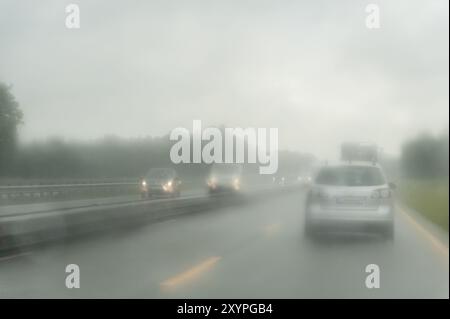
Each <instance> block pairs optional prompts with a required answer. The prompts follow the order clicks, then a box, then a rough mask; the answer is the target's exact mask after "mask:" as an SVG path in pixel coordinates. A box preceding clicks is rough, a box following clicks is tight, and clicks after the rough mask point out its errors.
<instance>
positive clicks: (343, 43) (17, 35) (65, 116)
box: [0, 0, 449, 157]
mask: <svg viewBox="0 0 450 319" xmlns="http://www.w3.org/2000/svg"><path fill="white" fill-rule="evenodd" d="M371 2H373V3H377V4H379V5H380V10H381V12H380V14H381V21H380V22H381V28H380V29H371V30H370V29H367V28H366V25H365V19H366V16H367V13H366V12H365V7H366V5H367V4H368V3H371ZM68 3H77V4H79V6H80V10H81V28H80V29H78V30H74V29H72V30H69V29H67V28H66V27H65V18H66V13H65V6H66V5H67V4H68ZM448 10H449V9H448V1H447V0H433V1H425V0H422V1H411V0H405V1H331V0H329V1H308V2H306V1H261V0H258V1H256V0H255V1H245V0H240V1H228V0H227V1H225V0H222V1H217V0H203V1H186V0H180V1H166V0H164V1H163V0H161V1H144V0H142V1H93V0H88V1H81V0H78V1H76V0H72V1H58V0H52V1H50V0H40V1H35V0H2V1H1V2H0V81H3V82H6V83H8V84H12V85H13V93H14V95H15V96H16V98H17V100H18V101H19V102H20V105H21V107H22V109H23V111H24V114H25V118H24V120H25V124H24V125H23V127H22V128H21V130H20V135H21V138H22V140H24V141H30V140H36V139H43V138H46V137H49V136H64V137H66V138H68V139H73V138H74V139H93V138H99V137H102V136H104V135H109V134H114V135H118V136H123V137H140V136H148V135H153V136H154V135H163V134H166V133H168V132H169V131H170V130H171V129H173V128H175V127H179V126H181V127H187V128H191V127H192V121H193V120H194V119H200V120H202V121H203V124H204V125H205V126H206V125H208V126H209V125H221V124H224V125H226V126H228V127H236V126H240V127H278V128H279V139H280V147H281V148H287V149H290V150H298V151H307V152H312V153H315V154H316V155H318V156H319V157H333V154H335V153H336V150H337V147H338V145H339V144H340V142H342V141H344V140H363V141H374V142H376V143H378V144H379V145H380V146H381V147H383V148H384V149H385V151H386V152H388V153H392V154H398V152H399V149H400V145H401V143H402V142H403V141H404V140H405V139H407V138H410V137H413V136H414V135H416V134H418V133H419V132H422V131H424V130H426V131H430V132H433V133H441V132H448V125H449V124H448V117H449V107H448V105H449V94H448V85H449V83H448V82H449V81H448V69H449V65H448V60H449V46H448V45H449V43H448V37H449V34H448V30H449V29H448Z"/></svg>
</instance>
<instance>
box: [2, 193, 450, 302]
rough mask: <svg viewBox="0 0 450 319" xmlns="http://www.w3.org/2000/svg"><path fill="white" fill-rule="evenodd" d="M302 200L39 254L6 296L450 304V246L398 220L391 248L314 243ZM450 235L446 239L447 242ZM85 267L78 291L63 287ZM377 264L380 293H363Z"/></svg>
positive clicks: (5, 275)
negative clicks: (72, 270) (71, 268)
mask: <svg viewBox="0 0 450 319" xmlns="http://www.w3.org/2000/svg"><path fill="white" fill-rule="evenodd" d="M303 197H304V194H303V193H302V192H300V191H299V192H297V193H290V194H286V195H284V196H281V197H277V198H274V199H267V200H266V201H262V202H258V203H253V204H251V205H250V204H249V205H245V206H240V207H229V208H223V209H218V210H216V211H211V212H207V213H199V214H193V215H189V216H181V217H177V218H176V219H172V220H167V221H164V222H160V223H155V224H150V225H142V226H140V227H139V228H133V229H128V230H122V231H116V232H114V233H109V234H105V235H101V236H94V237H89V238H85V239H83V240H71V241H70V242H66V243H61V244H58V245H49V246H47V247H43V248H39V249H36V250H34V251H32V252H29V253H27V252H25V253H23V254H18V255H17V256H11V257H7V258H4V259H3V260H1V261H0V297H8V298H14V297H31V298H36V297H40V298H43V297H57V298H69V297H70V298H72V297H75V298H77V297H106V298H108V297H111V298H116V297H125V298H128V297H129V298H134V297H136V298H317V297H318V298H350V297H355V298H396V297H401V298H419V297H425V298H435V297H436V298H448V296H449V286H448V280H449V277H448V276H449V275H448V274H449V266H448V246H446V244H445V243H442V241H441V240H440V239H439V238H437V237H436V236H434V235H432V234H429V233H428V232H427V230H426V229H423V228H421V227H420V224H419V225H416V224H415V222H414V220H413V219H412V220H411V219H410V218H409V217H408V216H409V215H405V214H404V212H398V214H397V217H396V231H397V233H396V238H395V240H394V241H393V242H387V241H384V240H382V239H380V238H378V237H370V236H363V235H358V236H339V237H335V236H333V237H326V238H323V239H322V240H319V241H310V240H306V239H305V238H304V237H303V234H302V223H303V214H302V213H303V212H302V205H303ZM447 236H448V235H447ZM70 263H75V264H78V265H79V267H80V271H81V276H80V279H81V280H80V284H81V288H79V289H67V288H66V287H65V276H66V273H65V266H66V265H67V264H70ZM368 264H377V265H379V267H380V271H381V276H380V277H381V287H380V288H379V289H368V288H366V286H365V279H366V276H367V274H366V273H365V267H366V265H368Z"/></svg>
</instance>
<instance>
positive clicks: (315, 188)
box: [305, 162, 395, 239]
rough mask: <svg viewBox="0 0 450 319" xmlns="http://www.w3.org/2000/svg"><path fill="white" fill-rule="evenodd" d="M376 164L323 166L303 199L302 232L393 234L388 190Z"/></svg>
mask: <svg viewBox="0 0 450 319" xmlns="http://www.w3.org/2000/svg"><path fill="white" fill-rule="evenodd" d="M394 188H395V185H394V184H392V183H387V182H386V178H385V176H384V173H383V171H382V169H381V167H380V166H379V165H378V164H372V163H368V162H364V163H362V162H359V163H357V162H354V163H342V164H338V165H333V166H324V167H322V168H321V169H320V170H319V171H318V172H317V175H316V176H315V178H314V181H313V184H312V185H311V188H310V190H309V193H308V196H307V199H306V211H305V214H306V215H305V234H306V235H307V236H314V235H316V234H318V233H321V232H364V233H366V232H369V233H371V232H375V233H378V234H381V235H382V236H384V237H385V238H387V239H392V238H393V237H394V202H393V198H392V190H393V189H394Z"/></svg>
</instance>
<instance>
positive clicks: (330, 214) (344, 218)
mask: <svg viewBox="0 0 450 319" xmlns="http://www.w3.org/2000/svg"><path fill="white" fill-rule="evenodd" d="M393 216H394V207H393V206H381V207H379V208H377V209H360V210H358V209H349V210H345V209H321V208H320V207H308V208H307V212H306V223H307V224H308V227H309V228H311V229H314V230H320V231H338V232H340V231H343V232H347V231H363V232H366V231H379V230H385V229H386V228H387V227H391V226H392V225H393V221H394V217H393Z"/></svg>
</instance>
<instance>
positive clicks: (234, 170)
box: [207, 163, 242, 194]
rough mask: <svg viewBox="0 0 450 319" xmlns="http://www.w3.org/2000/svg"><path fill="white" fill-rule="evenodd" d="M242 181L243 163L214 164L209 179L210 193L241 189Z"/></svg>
mask: <svg viewBox="0 0 450 319" xmlns="http://www.w3.org/2000/svg"><path fill="white" fill-rule="evenodd" d="M241 183H242V165H240V164H225V163H224V164H214V165H213V166H212V167H211V171H210V173H209V176H208V179H207V185H208V190H209V193H210V194H213V193H217V192H223V191H225V192H226V191H228V192H229V191H231V192H238V191H240V190H241V186H242V185H241Z"/></svg>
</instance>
